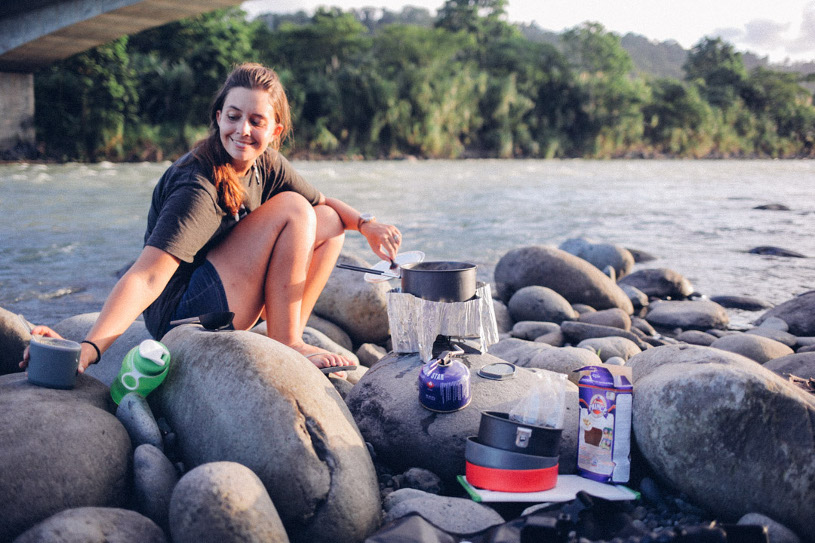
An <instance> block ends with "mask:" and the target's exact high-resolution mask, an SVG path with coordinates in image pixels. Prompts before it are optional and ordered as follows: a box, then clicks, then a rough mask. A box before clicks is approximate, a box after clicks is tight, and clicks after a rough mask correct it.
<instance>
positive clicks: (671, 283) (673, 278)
mask: <svg viewBox="0 0 815 543" xmlns="http://www.w3.org/2000/svg"><path fill="white" fill-rule="evenodd" d="M618 284H619V285H620V286H623V285H630V286H632V287H635V288H637V289H639V290H641V291H642V292H644V293H645V294H646V295H647V296H651V297H654V298H662V299H666V298H671V299H673V300H683V299H685V298H687V297H688V296H690V295H691V294H692V293H693V285H691V283H690V281H688V280H687V279H686V278H685V277H684V276H683V275H681V274H680V273H677V272H675V271H673V270H669V269H667V268H654V269H647V270H637V271H635V272H634V273H631V274H629V275H626V276H625V277H623V278H622V279H620V280H619V281H618Z"/></svg>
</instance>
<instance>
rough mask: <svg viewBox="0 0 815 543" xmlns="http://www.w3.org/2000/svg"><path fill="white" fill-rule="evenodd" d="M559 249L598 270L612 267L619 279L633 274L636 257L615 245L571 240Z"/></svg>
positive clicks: (583, 239) (587, 240)
mask: <svg viewBox="0 0 815 543" xmlns="http://www.w3.org/2000/svg"><path fill="white" fill-rule="evenodd" d="M559 249H562V250H564V251H566V252H567V253H571V254H573V255H574V256H576V257H579V258H582V259H583V260H585V261H587V262H590V263H591V264H592V265H594V266H595V267H596V268H597V269H598V270H604V269H606V266H611V267H612V268H614V272H615V275H616V277H617V278H618V279H619V278H621V277H624V276H626V275H628V274H629V273H631V269H632V268H633V267H634V255H632V254H631V251H629V250H628V249H626V248H625V247H622V246H621V245H615V244H613V243H597V242H595V241H593V240H590V239H586V238H571V239H567V240H566V241H564V242H563V243H561V244H560V247H559Z"/></svg>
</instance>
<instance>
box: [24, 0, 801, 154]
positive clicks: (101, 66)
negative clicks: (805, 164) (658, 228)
mask: <svg viewBox="0 0 815 543" xmlns="http://www.w3.org/2000/svg"><path fill="white" fill-rule="evenodd" d="M506 5H507V0H446V1H445V2H444V4H443V5H442V6H441V8H439V10H438V12H437V15H436V16H435V17H433V16H431V15H430V14H429V12H427V10H423V9H419V8H405V9H403V10H402V12H401V13H394V12H389V11H384V12H377V11H376V10H367V9H366V10H352V11H347V12H344V11H342V10H340V9H338V8H333V9H326V8H324V9H320V10H318V11H317V12H316V13H314V14H313V15H308V14H306V13H304V12H300V13H298V14H293V15H289V16H271V15H267V16H261V17H257V18H255V19H253V20H248V18H247V15H246V13H245V12H243V11H241V10H239V9H237V8H233V9H227V10H220V11H215V12H212V13H209V14H206V15H203V16H199V17H196V18H193V19H187V20H182V21H178V22H175V23H171V24H168V25H166V26H162V27H159V28H155V29H151V30H148V31H145V32H142V33H140V34H137V35H133V36H128V37H123V38H121V39H119V40H117V41H114V42H112V43H109V44H106V45H103V46H101V47H98V48H96V49H93V50H90V51H87V52H85V53H82V54H79V55H76V56H74V57H72V58H70V59H67V60H65V61H62V62H59V63H57V64H54V65H52V66H50V67H49V68H47V69H44V70H42V71H40V72H38V73H37V74H35V96H36V104H37V110H36V128H37V139H38V142H39V146H40V150H41V153H42V155H43V156H44V157H47V158H52V159H57V160H88V161H98V160H161V159H172V158H175V157H177V156H180V154H182V153H184V152H185V151H186V150H188V149H189V147H190V146H191V145H192V144H193V143H194V141H196V140H197V139H198V138H200V137H203V135H204V134H205V133H206V130H207V126H206V122H207V119H208V108H209V103H210V100H211V98H212V96H213V94H214V93H215V91H216V90H217V88H218V86H219V85H220V84H221V82H222V81H223V79H224V78H225V76H226V74H227V73H228V72H229V70H230V69H231V67H232V66H233V65H235V64H236V63H240V62H245V61H257V62H262V63H264V64H267V65H269V66H272V67H274V68H275V69H276V70H277V71H278V73H279V74H280V76H281V79H282V81H283V83H284V85H285V87H286V89H287V94H288V96H289V100H290V102H291V107H292V115H293V120H294V139H293V141H292V142H290V143H289V145H288V147H287V148H286V152H287V153H288V154H289V155H293V156H295V157H300V158H319V157H330V158H343V157H353V158H371V159H376V158H400V157H405V156H416V157H422V158H462V157H495V158H558V157H584V158H616V157H666V156H667V157H693V158H701V157H772V158H789V157H813V156H815V107H813V104H812V94H811V93H810V92H809V91H808V90H807V89H806V88H805V87H804V86H803V85H802V83H803V81H804V77H803V76H802V75H801V74H798V73H795V72H784V71H776V70H773V69H771V68H769V67H767V66H762V65H759V66H755V67H753V68H752V69H749V70H748V69H747V67H746V65H745V60H744V56H743V54H742V53H740V52H738V51H736V50H735V48H734V47H733V46H732V45H731V44H729V43H727V42H725V41H723V40H721V39H719V38H704V39H702V40H701V41H699V42H698V43H697V44H696V45H695V46H694V47H693V48H692V49H691V50H690V51H687V52H685V54H684V57H685V58H684V61H683V62H682V64H681V70H680V68H678V67H675V68H674V69H673V71H667V72H663V74H664V73H675V74H676V76H670V75H668V76H666V75H660V74H659V71H658V70H656V69H653V70H648V69H647V68H646V69H645V70H643V69H642V68H641V67H639V68H637V67H635V65H634V62H633V61H632V58H631V56H630V55H629V53H628V52H627V51H626V49H625V48H624V47H623V40H622V38H621V37H620V36H619V35H617V34H615V33H613V32H609V31H607V30H606V29H605V28H604V27H603V26H602V25H600V24H598V23H584V24H582V25H580V26H577V27H575V28H572V29H569V30H567V31H565V32H563V33H561V34H559V35H552V34H551V33H549V34H547V35H540V36H538V38H540V39H537V38H536V35H535V33H534V32H531V30H534V29H531V28H529V27H522V26H517V25H512V24H510V23H508V22H507V20H506V14H505V8H506ZM539 34H540V33H539ZM626 39H627V40H628V41H629V42H631V41H632V40H633V38H631V37H630V36H627V37H626ZM633 41H634V42H636V41H637V40H633ZM632 43H633V42H632ZM641 45H642V44H641ZM677 47H679V46H678V45H677ZM680 51H682V50H681V47H679V51H677V48H676V47H674V48H672V49H670V50H668V53H667V56H665V57H664V58H663V60H661V61H660V59H659V58H653V59H651V61H650V62H652V63H653V64H654V65H655V66H656V65H658V64H665V62H666V61H667V60H666V59H667V58H668V56H670V57H672V59H673V60H672V61H673V62H674V66H678V64H677V60H678V59H679V58H680V57H681V56H682V53H681V52H680ZM678 72H681V73H678Z"/></svg>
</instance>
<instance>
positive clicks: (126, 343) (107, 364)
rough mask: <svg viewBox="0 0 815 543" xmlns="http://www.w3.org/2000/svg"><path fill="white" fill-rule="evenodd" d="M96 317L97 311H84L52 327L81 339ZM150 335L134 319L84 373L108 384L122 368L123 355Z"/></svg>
mask: <svg viewBox="0 0 815 543" xmlns="http://www.w3.org/2000/svg"><path fill="white" fill-rule="evenodd" d="M97 318H99V313H84V314H82V315H76V316H73V317H69V318H67V319H65V320H63V321H60V322H58V323H57V324H55V325H54V326H53V327H52V328H53V329H54V331H55V332H57V333H58V334H59V335H61V336H62V337H64V338H66V339H71V340H73V341H82V340H83V339H85V337H86V336H87V335H88V332H89V331H90V329H91V327H92V326H93V325H94V323H95V322H96V319H97ZM151 337H152V336H150V332H148V331H147V328H145V327H144V321H141V320H137V321H135V322H134V323H133V324H131V325H130V327H129V328H128V329H127V330H125V332H124V333H123V334H122V335H121V336H119V338H118V339H117V340H116V342H115V343H114V344H113V345H111V346H110V347H109V348H108V349H107V350H106V351H105V352H104V353H103V354H102V360H100V361H99V363H98V364H92V365H90V366H88V369H87V370H85V373H86V374H88V375H90V376H91V377H95V378H97V379H99V380H100V381H102V382H103V383H104V384H106V385H107V386H110V384H111V383H112V382H113V381H114V380H115V379H116V376H118V375H119V370H120V369H121V368H122V360H124V357H125V355H127V353H128V352H129V351H130V349H132V348H133V347H136V346H138V345H139V344H140V343H141V342H142V341H144V340H145V339H151Z"/></svg>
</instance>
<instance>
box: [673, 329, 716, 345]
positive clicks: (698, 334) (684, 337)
mask: <svg viewBox="0 0 815 543" xmlns="http://www.w3.org/2000/svg"><path fill="white" fill-rule="evenodd" d="M676 339H677V340H679V341H682V342H684V343H690V344H691V345H704V346H706V347H707V346H709V345H710V344H711V343H713V342H714V341H716V340H717V339H718V338H717V337H716V336H714V335H713V334H708V333H707V332H702V331H701V330H685V331H684V332H682V333H681V334H679V335H678V336H676Z"/></svg>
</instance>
